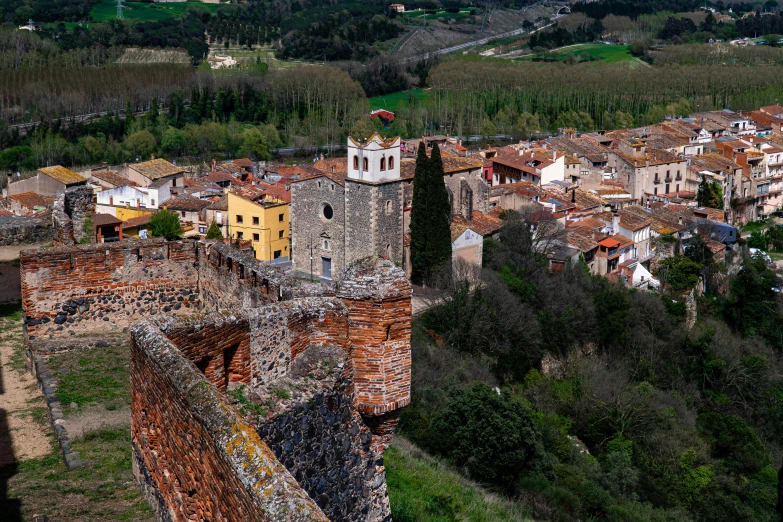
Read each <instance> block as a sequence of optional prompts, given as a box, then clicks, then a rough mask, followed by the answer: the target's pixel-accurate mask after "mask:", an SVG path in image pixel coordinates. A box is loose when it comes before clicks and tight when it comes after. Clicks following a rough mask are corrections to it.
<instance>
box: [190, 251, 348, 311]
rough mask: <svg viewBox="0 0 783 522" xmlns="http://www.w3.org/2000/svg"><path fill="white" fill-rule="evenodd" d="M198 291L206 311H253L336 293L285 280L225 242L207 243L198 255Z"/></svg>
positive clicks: (327, 285)
mask: <svg viewBox="0 0 783 522" xmlns="http://www.w3.org/2000/svg"><path fill="white" fill-rule="evenodd" d="M199 281H200V285H199V291H200V293H201V297H202V301H203V303H204V307H205V309H207V310H222V309H239V310H242V309H250V308H257V307H259V306H263V305H265V304H268V303H274V302H277V301H281V300H284V299H290V298H291V297H292V296H294V295H297V296H303V295H319V294H321V293H329V292H331V293H334V290H333V287H332V286H330V285H329V284H318V285H315V284H310V283H308V282H305V281H299V280H295V279H291V278H289V277H286V276H285V275H284V274H283V273H282V272H280V271H278V270H276V269H275V268H273V267H271V266H270V265H266V264H264V263H261V262H259V261H257V260H256V259H255V257H254V256H253V253H252V251H240V250H237V249H235V248H233V247H231V246H230V245H226V244H223V243H205V244H204V246H203V248H202V249H201V250H200V254H199Z"/></svg>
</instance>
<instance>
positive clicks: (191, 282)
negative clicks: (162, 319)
mask: <svg viewBox="0 0 783 522" xmlns="http://www.w3.org/2000/svg"><path fill="white" fill-rule="evenodd" d="M197 259H198V258H197V244H196V243H195V242H194V241H173V242H169V243H167V242H165V241H163V240H145V241H127V242H125V241H124V242H120V243H108V244H91V245H79V246H71V247H54V248H47V249H38V250H24V251H22V252H21V254H20V270H21V279H22V306H23V310H24V321H25V331H26V334H27V339H28V340H30V341H34V340H36V339H38V338H41V339H45V338H49V339H53V338H56V337H61V336H68V335H77V334H82V333H92V334H97V333H102V332H104V333H105V332H122V331H126V330H127V328H128V327H129V326H130V325H131V324H132V323H134V322H136V321H138V319H139V318H140V317H147V316H151V315H155V314H158V313H163V314H187V313H193V312H195V311H197V310H198V309H200V299H199V293H198V271H197V270H198V267H197Z"/></svg>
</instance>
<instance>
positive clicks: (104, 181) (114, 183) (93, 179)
mask: <svg viewBox="0 0 783 522" xmlns="http://www.w3.org/2000/svg"><path fill="white" fill-rule="evenodd" d="M89 182H90V185H92V186H93V189H94V190H95V192H100V191H101V190H108V189H113V188H117V187H125V186H127V185H133V182H131V180H129V179H128V178H124V177H122V176H120V175H119V174H117V173H116V172H112V171H110V170H106V169H101V170H96V171H94V172H90V174H89Z"/></svg>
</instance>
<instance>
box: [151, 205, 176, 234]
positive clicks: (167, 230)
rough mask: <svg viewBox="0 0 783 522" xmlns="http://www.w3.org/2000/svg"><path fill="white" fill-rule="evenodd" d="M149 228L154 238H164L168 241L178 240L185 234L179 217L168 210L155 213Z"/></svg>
mask: <svg viewBox="0 0 783 522" xmlns="http://www.w3.org/2000/svg"><path fill="white" fill-rule="evenodd" d="M149 227H150V232H151V233H152V235H153V236H154V237H163V238H166V239H167V240H168V241H171V240H172V239H177V238H178V237H179V236H181V235H182V233H183V232H184V230H183V229H182V225H180V224H179V216H178V215H177V214H176V212H172V211H171V210H168V209H164V210H158V211H157V212H155V213H154V214H153V215H152V217H151V218H150V224H149Z"/></svg>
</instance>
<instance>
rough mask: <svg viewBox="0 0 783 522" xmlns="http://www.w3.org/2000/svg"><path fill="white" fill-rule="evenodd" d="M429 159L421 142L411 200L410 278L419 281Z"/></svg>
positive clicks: (423, 264) (424, 246) (423, 257)
mask: <svg viewBox="0 0 783 522" xmlns="http://www.w3.org/2000/svg"><path fill="white" fill-rule="evenodd" d="M429 167H430V159H429V158H428V157H427V149H426V147H425V145H424V142H422V143H421V144H420V145H419V150H418V155H417V156H416V171H415V172H414V174H413V201H412V202H411V207H412V208H411V279H413V281H414V282H417V283H418V282H421V280H422V278H423V277H424V274H425V273H426V271H427V253H426V250H427V227H428V218H429V216H428V215H427V214H428V199H429V198H428V197H427V192H428V189H429V170H430V169H429Z"/></svg>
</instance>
